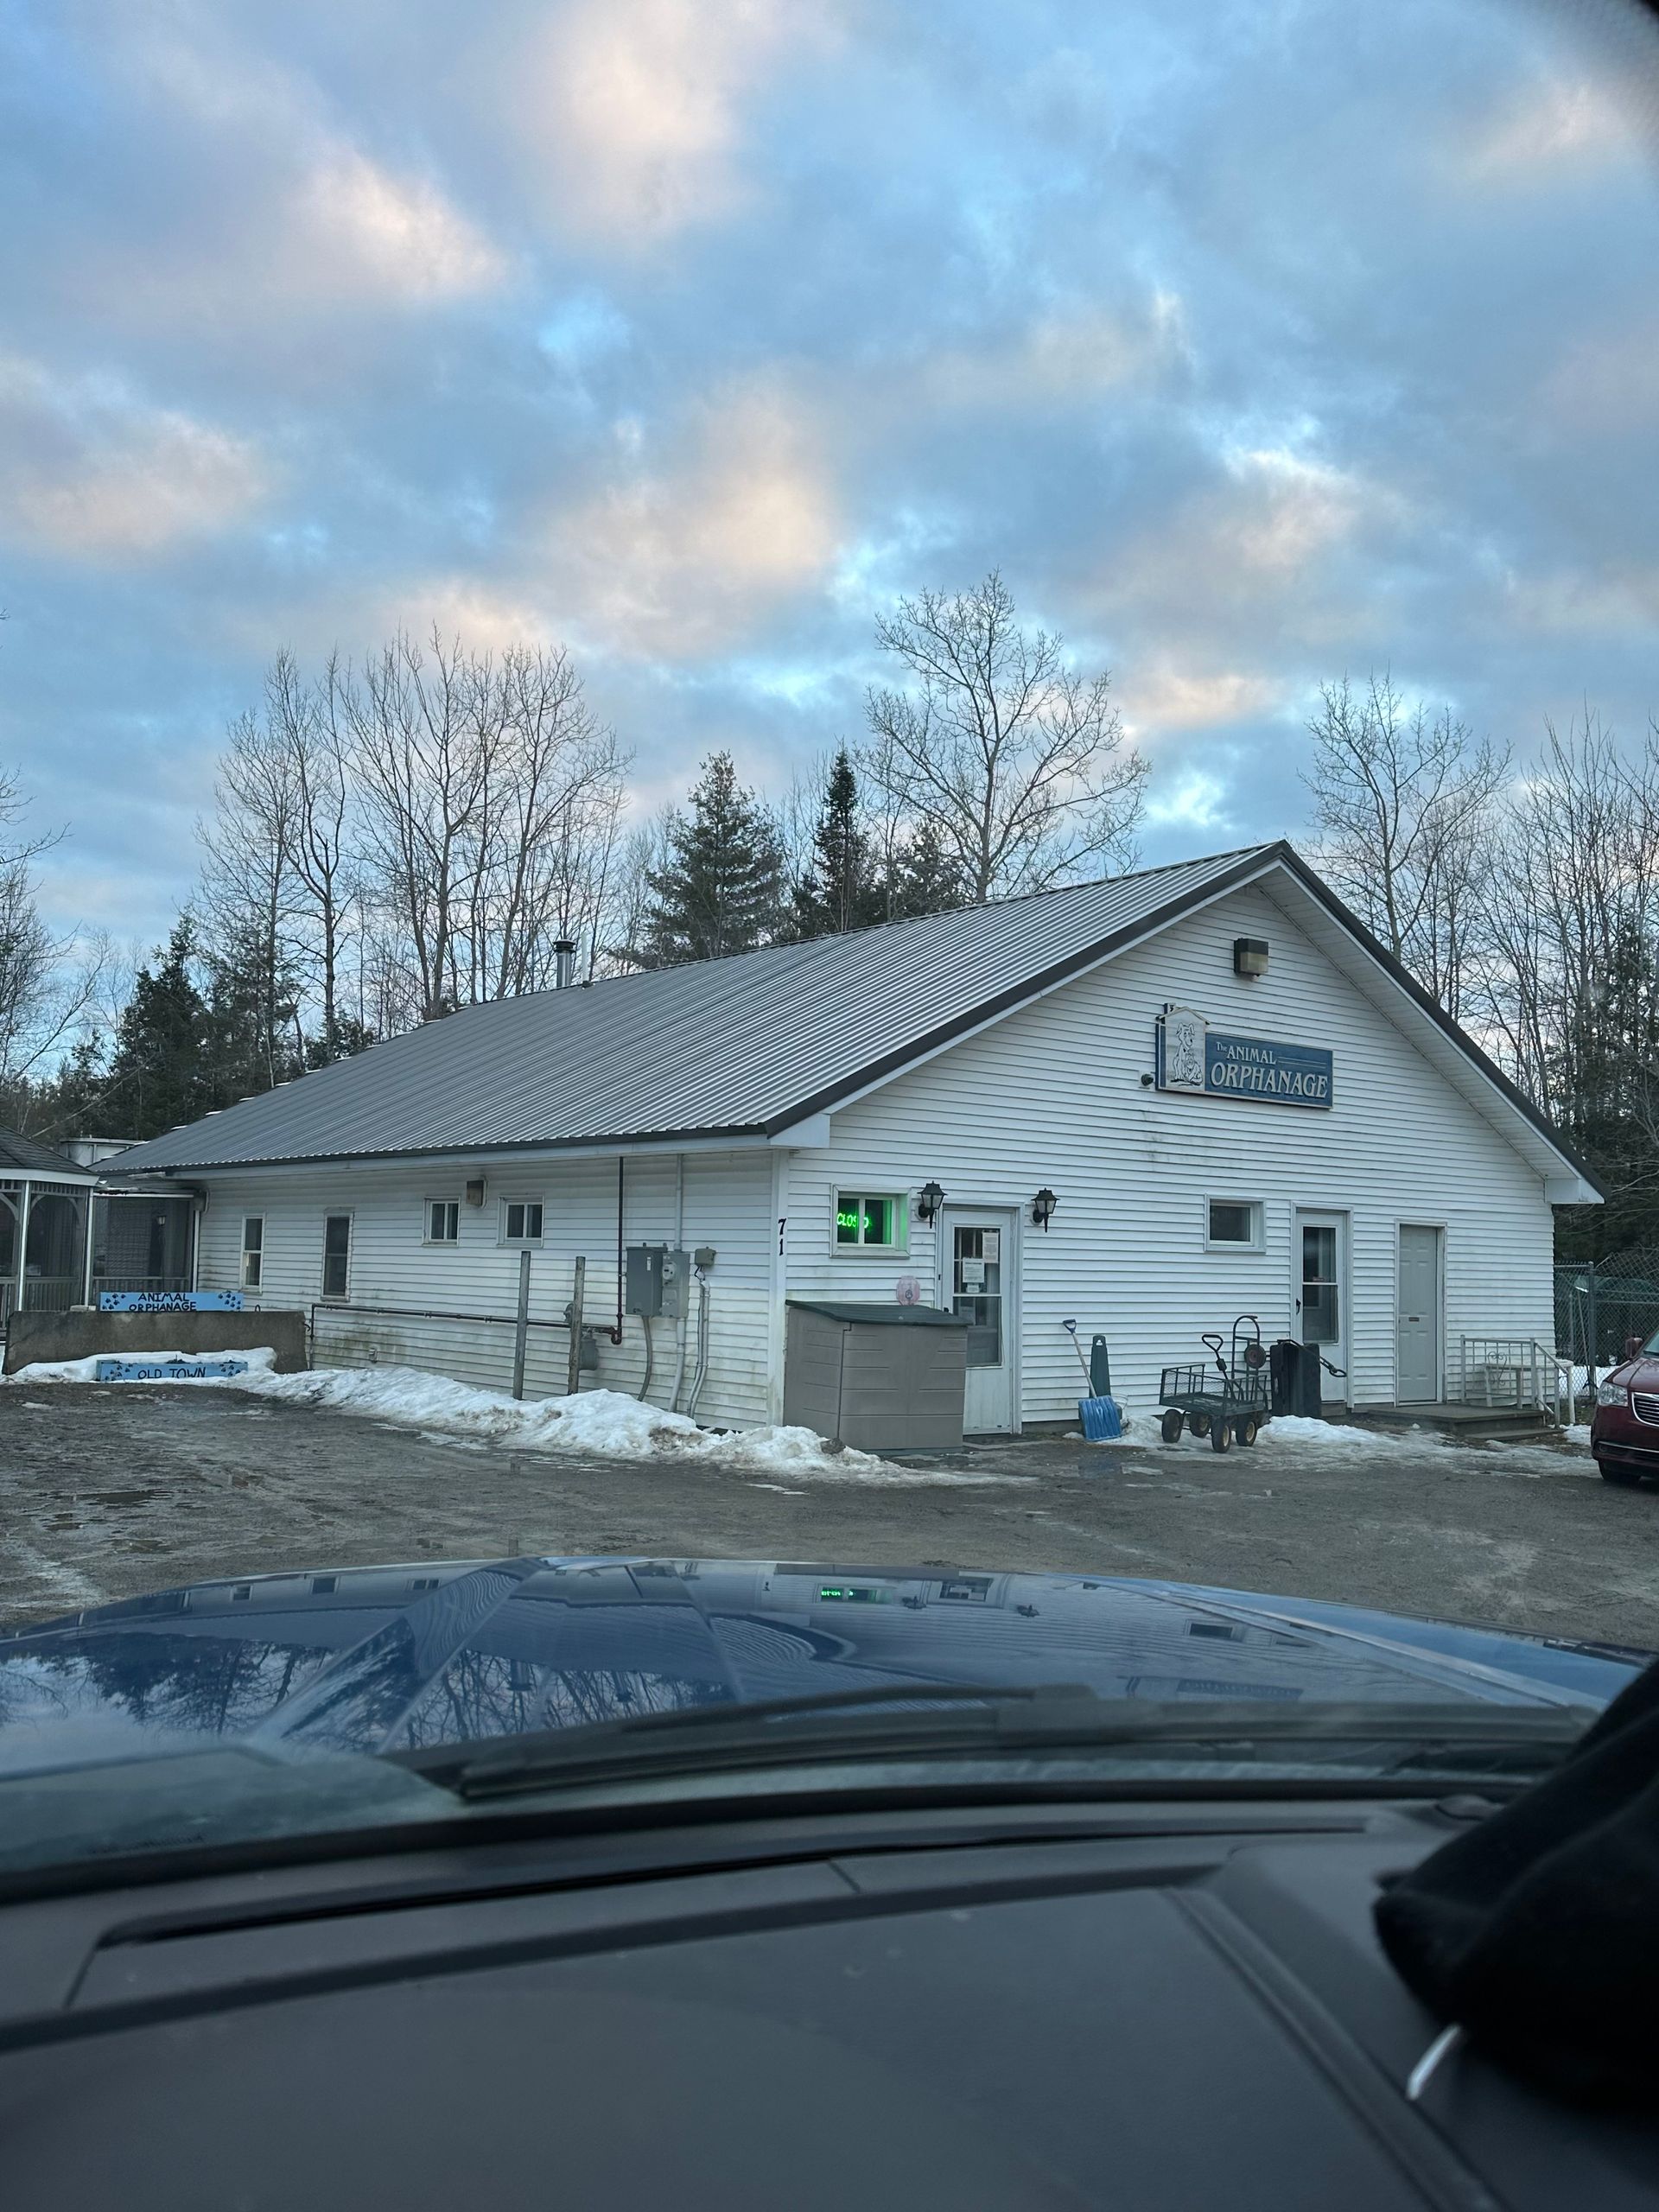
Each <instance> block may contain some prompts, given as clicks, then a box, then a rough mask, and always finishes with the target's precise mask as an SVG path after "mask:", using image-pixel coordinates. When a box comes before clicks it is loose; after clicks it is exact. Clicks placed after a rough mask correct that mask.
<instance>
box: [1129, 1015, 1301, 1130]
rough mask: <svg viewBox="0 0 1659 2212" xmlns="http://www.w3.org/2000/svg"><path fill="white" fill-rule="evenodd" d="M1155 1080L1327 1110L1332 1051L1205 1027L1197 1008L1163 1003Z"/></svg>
mask: <svg viewBox="0 0 1659 2212" xmlns="http://www.w3.org/2000/svg"><path fill="white" fill-rule="evenodd" d="M1156 1058H1157V1084H1158V1088H1159V1089H1160V1090H1185V1091H1191V1092H1193V1093H1195V1094H1198V1095H1200V1096H1205V1097H1208V1098H1249V1099H1254V1100H1255V1101H1256V1102H1257V1103H1261V1104H1263V1105H1269V1106H1300V1107H1306V1108H1312V1109H1314V1110H1315V1111H1328V1110H1329V1109H1330V1106H1331V1103H1332V1090H1333V1084H1334V1077H1335V1059H1334V1056H1333V1055H1332V1053H1331V1052H1327V1051H1325V1049H1324V1048H1323V1047H1322V1046H1318V1045H1281V1044H1275V1043H1274V1042H1273V1041H1272V1040H1271V1039H1268V1038H1266V1037H1235V1036H1231V1035H1230V1034H1228V1033H1226V1032H1224V1031H1223V1030H1219V1029H1211V1027H1210V1025H1209V1023H1208V1022H1207V1021H1206V1020H1205V1018H1204V1016H1203V1015H1202V1014H1194V1013H1193V1012H1192V1009H1191V1008H1190V1007H1178V1006H1169V1007H1165V1008H1164V1011H1163V1013H1162V1014H1160V1017H1159V1020H1158V1044H1157V1056H1156Z"/></svg>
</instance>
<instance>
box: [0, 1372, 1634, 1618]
mask: <svg viewBox="0 0 1659 2212" xmlns="http://www.w3.org/2000/svg"><path fill="white" fill-rule="evenodd" d="M512 1552H521V1553H533V1552H559V1553H567V1554H568V1553H594V1552H628V1553H639V1552H645V1553H658V1554H664V1555H666V1556H669V1557H675V1558H689V1557H693V1556H696V1555H699V1554H702V1555H705V1556H713V1557H723V1558H728V1559H731V1558H767V1559H775V1558H784V1557H788V1558H796V1559H815V1560H823V1561H824V1562H825V1563H830V1562H834V1563H836V1564H837V1565H839V1566H841V1567H850V1566H854V1565H861V1566H883V1565H919V1564H923V1563H929V1564H949V1565H952V1566H961V1567H1054V1568H1062V1569H1074V1570H1078V1571H1084V1572H1094V1573H1109V1574H1127V1575H1137V1574H1143V1575H1153V1576H1160V1577H1169V1578H1174V1579H1179V1580H1187V1581H1197V1582H1210V1583H1219V1584H1224V1585H1227V1586H1230V1587H1233V1588H1236V1589H1254V1590H1261V1591H1268V1592H1274V1593H1278V1594H1296V1595H1301V1596H1306V1597H1314V1598H1321V1599H1332V1600H1337V1601H1346V1602H1350V1603H1355V1604H1361V1605H1376V1606H1382V1607H1386V1608H1389V1609H1391V1610H1394V1611H1401V1612H1408V1613H1422V1614H1433V1615H1436V1616H1439V1617H1441V1618H1449V1619H1456V1620H1462V1621H1470V1622H1478V1623H1480V1624H1484V1625H1487V1626H1491V1627H1497V1628H1515V1629H1522V1630H1530V1631H1532V1632H1534V1633H1538V1634H1543V1635H1549V1636H1560V1637H1586V1638H1591V1639H1600V1640H1606V1641H1611V1642H1615V1643H1625V1644H1631V1645H1636V1646H1638V1647H1641V1648H1644V1649H1645V1648H1649V1647H1652V1646H1659V1490H1650V1489H1643V1490H1638V1491H1619V1490H1613V1489H1611V1488H1609V1487H1608V1486H1607V1485H1605V1484H1603V1483H1602V1482H1601V1481H1600V1480H1599V1478H1597V1476H1596V1474H1595V1471H1594V1468H1593V1466H1592V1463H1591V1461H1590V1458H1589V1454H1588V1452H1586V1451H1584V1450H1583V1449H1581V1448H1580V1447H1577V1446H1562V1447H1560V1448H1559V1449H1554V1448H1550V1447H1548V1446H1540V1445H1530V1446H1521V1447H1508V1446H1485V1447H1483V1446H1444V1445H1439V1444H1436V1443H1433V1442H1432V1441H1427V1440H1425V1441H1423V1442H1422V1443H1421V1445H1418V1444H1416V1443H1414V1442H1412V1443H1408V1444H1406V1445H1404V1446H1402V1445H1398V1444H1396V1445H1394V1446H1390V1447H1386V1448H1383V1449H1378V1450H1375V1451H1369V1450H1368V1451H1355V1450H1352V1449H1350V1450H1342V1449H1338V1448H1334V1447H1333V1448H1332V1449H1330V1450H1326V1449H1325V1447H1324V1446H1319V1445H1314V1446H1310V1445H1308V1444H1306V1442H1298V1443H1297V1444H1295V1445H1294V1446H1292V1445H1290V1444H1288V1443H1280V1442H1278V1441H1276V1440H1275V1439H1274V1433H1273V1431H1272V1430H1271V1429H1269V1430H1268V1431H1267V1432H1265V1433H1264V1434H1263V1437H1262V1441H1261V1443H1260V1444H1258V1446H1256V1448H1255V1450H1254V1451H1253V1452H1245V1451H1242V1450H1236V1451H1234V1452H1230V1453H1228V1454H1226V1455H1224V1456H1220V1455H1217V1454H1216V1453H1214V1452H1210V1451H1209V1450H1207V1449H1206V1448H1205V1447H1203V1446H1198V1445H1196V1444H1193V1443H1192V1442H1191V1441H1190V1440H1188V1441H1185V1442H1183V1443H1182V1444H1181V1445H1179V1446H1176V1447H1174V1448H1173V1449H1171V1448H1168V1447H1166V1446H1161V1445H1160V1444H1158V1443H1156V1442H1154V1443H1151V1444H1149V1445H1147V1446H1144V1447H1141V1448H1122V1447H1114V1446H1092V1445H1085V1444H1083V1443H1081V1442H1080V1441H1075V1440H1035V1439H1033V1440H1020V1441H1018V1442H1011V1443H1003V1444H991V1445H984V1446H972V1447H969V1448H968V1449H967V1450H965V1451H964V1452H961V1453H959V1454H955V1455H950V1456H949V1457H947V1458H942V1459H933V1460H928V1461H925V1462H918V1463H916V1464H914V1465H906V1466H905V1467H902V1468H896V1469H893V1470H892V1471H890V1472H889V1473H887V1474H886V1475H884V1476H882V1477H880V1478H877V1479H874V1480H872V1479H868V1478H857V1477H855V1476H849V1475H845V1474H840V1473H837V1474H834V1475H817V1476H812V1477H804V1476H802V1475H798V1474H795V1473H791V1472H787V1471H779V1472H777V1473H775V1474H770V1475H757V1474H756V1472H755V1471H754V1470H753V1469H752V1468H747V1469H733V1468H722V1467H721V1466H719V1465H714V1464H687V1463H683V1462H680V1461H676V1460H674V1459H652V1460H649V1461H625V1460H617V1459H579V1458H575V1457H573V1456H568V1455H565V1454H562V1453H561V1454H555V1453H550V1452H540V1453H537V1452H524V1451H522V1450H520V1451H514V1450H512V1448H510V1447H505V1446H502V1447H495V1446H481V1445H476V1444H473V1443H469V1442H463V1441H460V1440H456V1439H454V1438H449V1437H442V1436H438V1435H429V1434H424V1433H419V1432H416V1431H413V1430H410V1429H408V1428H397V1427H391V1426H389V1425H385V1424H382V1423H380V1422H378V1421H372V1420H365V1419H363V1418H361V1417H358V1416H353V1415H349V1414H338V1413H331V1412H327V1411H322V1410H319V1409H316V1408H308V1407H298V1406H289V1405H284V1404H281V1403H276V1404H270V1403H263V1402H259V1401H257V1400H255V1399H250V1398H245V1397H242V1396H240V1395H238V1394H236V1393H234V1392H232V1391H224V1392H220V1391H216V1390H201V1389H197V1390H191V1389H170V1390H169V1389H130V1388H129V1389H99V1388H98V1387H97V1386H83V1385H78V1384H74V1385H65V1384H59V1385H53V1386H46V1387H41V1388H29V1387H28V1386H22V1387H19V1386H16V1385H14V1386H12V1387H10V1388H8V1389H4V1390H3V1391H0V1624H3V1625H6V1626H19V1625H22V1624H25V1623H27V1622H29V1621H34V1620H43V1619H47V1618H51V1617H53V1616H54V1615H56V1614H60V1613H64V1612H69V1611H77V1610H79V1609H80V1608H81V1607H84V1606H87V1605H96V1604H99V1602H101V1601H102V1600H104V1599H111V1598H122V1597H131V1596H136V1595H137V1594H139V1593H140V1592H144V1591H148V1590H156V1589H163V1588H167V1587H169V1586H175V1585H176V1584H179V1583H182V1582H190V1581H199V1580H210V1579H212V1578H213V1577H215V1576H221V1575H231V1574H234V1575H238V1576H240V1575H246V1574H250V1573H264V1572H275V1571H278V1570H287V1569H292V1568H298V1567H313V1568H318V1567H335V1566H357V1565H365V1564H369V1563H372V1562H375V1561H385V1560H421V1559H442V1558H467V1559H478V1558H485V1557H497V1556H499V1555H501V1554H506V1553H512Z"/></svg>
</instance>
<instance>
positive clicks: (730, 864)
mask: <svg viewBox="0 0 1659 2212" xmlns="http://www.w3.org/2000/svg"><path fill="white" fill-rule="evenodd" d="M665 842H666V850H665V853H664V859H663V862H662V865H661V866H660V867H659V868H652V869H649V870H647V872H646V875H645V881H646V884H647V885H648V887H649V888H650V891H651V893H652V905H651V907H650V909H649V910H648V912H647V913H646V916H645V944H644V945H643V946H641V947H640V948H639V956H640V958H641V960H642V963H643V964H645V965H646V966H649V967H656V968H666V967H671V966H672V965H674V964H675V963H677V962H680V961H684V960H713V959H718V958H719V957H721V954H723V953H728V952H747V950H749V948H750V947H751V946H753V945H756V944H763V943H765V942H766V939H767V938H769V937H771V936H772V934H773V933H774V932H775V931H776V929H777V926H778V920H779V906H780V905H781V903H782V899H783V883H784V851H783V841H782V839H781V838H780V837H779V834H778V825H777V823H775V822H774V821H773V820H772V817H771V815H770V814H769V813H768V812H767V811H766V808H765V807H764V806H763V805H762V804H761V803H760V800H759V799H758V798H756V797H755V795H754V793H753V791H745V790H744V789H743V788H742V787H741V785H740V784H739V783H738V780H737V771H736V769H735V768H734V766H733V765H732V756H731V754H730V753H713V754H711V755H710V757H709V759H708V760H705V761H704V762H703V763H702V777H701V779H700V780H699V781H698V783H697V785H696V789H695V790H694V791H692V793H691V804H690V813H689V814H683V813H681V812H680V811H679V810H675V811H674V812H672V813H671V815H670V816H669V817H668V821H667V823H666V830H665Z"/></svg>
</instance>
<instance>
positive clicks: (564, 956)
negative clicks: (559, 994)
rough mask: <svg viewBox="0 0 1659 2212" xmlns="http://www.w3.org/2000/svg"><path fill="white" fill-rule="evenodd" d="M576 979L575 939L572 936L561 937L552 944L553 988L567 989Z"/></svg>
mask: <svg viewBox="0 0 1659 2212" xmlns="http://www.w3.org/2000/svg"><path fill="white" fill-rule="evenodd" d="M575 979H576V941H575V938H573V937H562V938H556V940H555V942H554V945H553V988H554V989H555V990H556V991H568V990H569V988H570V986H571V984H572V983H574V982H575Z"/></svg>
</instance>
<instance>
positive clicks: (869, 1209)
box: [836, 1191, 910, 1252]
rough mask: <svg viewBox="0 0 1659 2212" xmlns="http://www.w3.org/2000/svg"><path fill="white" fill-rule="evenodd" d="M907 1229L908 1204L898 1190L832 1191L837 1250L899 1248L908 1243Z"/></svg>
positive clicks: (906, 1245)
mask: <svg viewBox="0 0 1659 2212" xmlns="http://www.w3.org/2000/svg"><path fill="white" fill-rule="evenodd" d="M909 1232H910V1204H909V1201H908V1199H907V1198H905V1197H904V1196H903V1195H902V1193H897V1192H870V1191H837V1192H836V1249H837V1250H839V1251H847V1250H849V1249H860V1250H863V1251H870V1252H903V1251H905V1250H906V1249H907V1247H908V1243H909Z"/></svg>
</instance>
